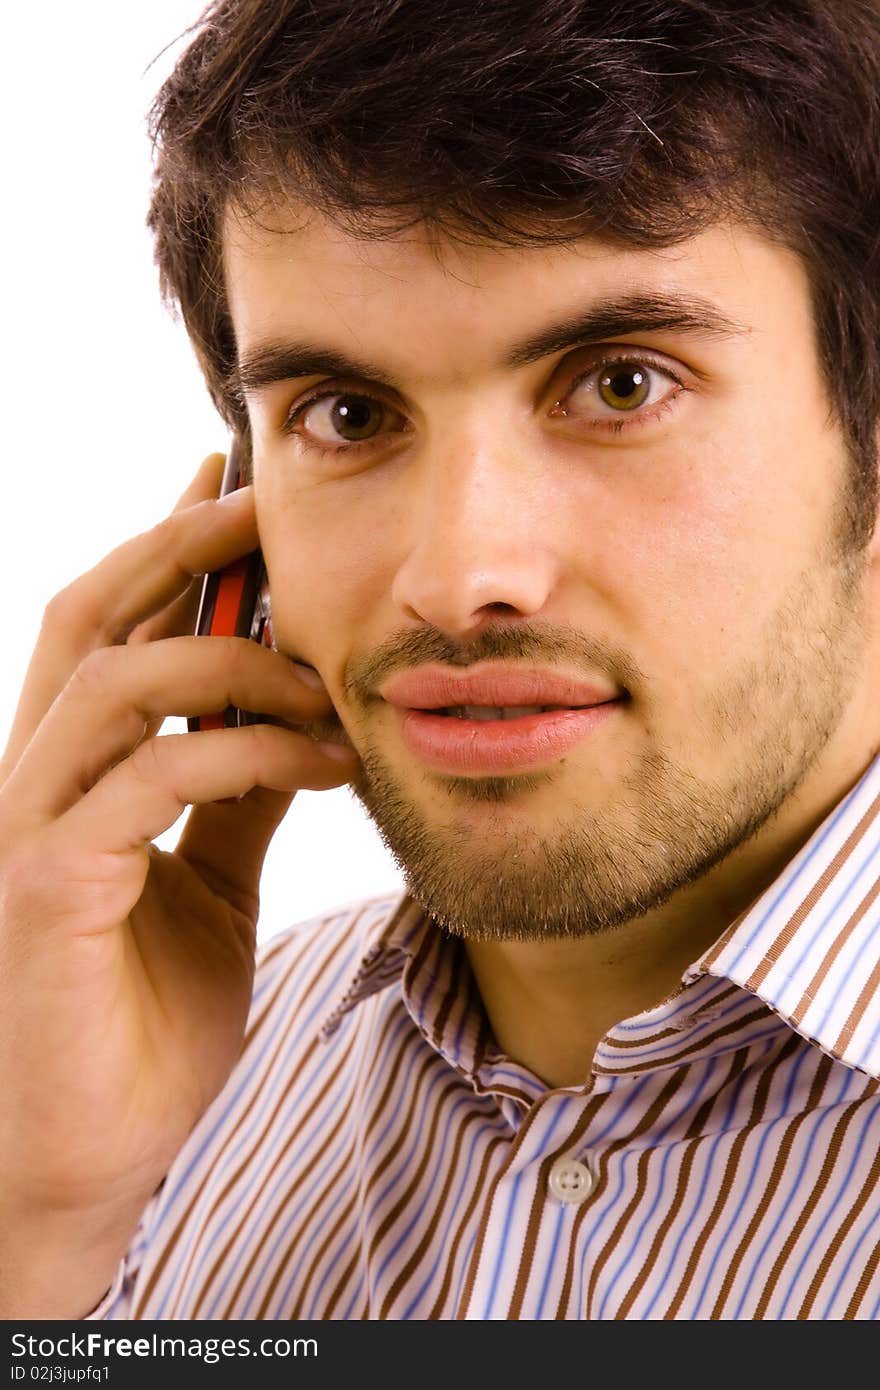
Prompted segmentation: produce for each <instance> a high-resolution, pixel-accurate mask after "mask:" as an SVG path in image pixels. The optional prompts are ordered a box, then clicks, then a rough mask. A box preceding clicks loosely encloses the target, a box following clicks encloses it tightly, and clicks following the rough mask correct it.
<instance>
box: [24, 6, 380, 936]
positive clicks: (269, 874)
mask: <svg viewBox="0 0 880 1390" xmlns="http://www.w3.org/2000/svg"><path fill="white" fill-rule="evenodd" d="M201 9H202V5H201V4H200V3H198V0H149V3H148V4H144V3H135V4H119V0H86V3H84V4H68V3H66V0H50V3H49V4H47V5H14V6H10V7H9V8H8V9H7V11H6V13H5V15H4V23H3V29H4V49H5V55H4V56H5V62H4V65H3V66H4V80H3V83H2V84H0V130H2V132H3V134H2V155H3V160H2V173H3V189H4V197H3V211H2V219H0V251H2V266H3V271H4V274H3V308H4V315H3V324H2V332H0V342H2V354H3V356H2V382H3V388H4V406H5V409H4V411H3V415H4V420H3V433H4V438H3V447H2V468H3V491H2V504H0V508H2V509H0V536H2V547H0V582H2V592H3V598H4V601H3V612H4V615H5V634H4V640H3V644H2V664H0V748H2V745H3V744H4V743H5V742H6V737H7V733H8V730H9V727H10V725H11V722H12V717H13V712H14V710H15V706H16V704H17V701H18V692H19V688H20V686H21V683H22V680H23V677H24V673H25V669H26V667H27V663H28V660H29V658H30V654H31V651H32V648H33V645H34V642H35V640H36V637H37V633H38V630H39V625H40V620H41V617H42V613H43V609H44V607H45V605H46V603H47V601H48V600H49V598H51V596H52V595H53V594H54V593H55V592H56V591H57V590H58V589H60V588H62V587H63V586H64V585H65V584H67V583H69V582H70V581H71V580H72V579H74V578H75V577H76V576H77V575H78V574H81V573H83V572H84V571H85V570H87V569H91V568H92V566H93V565H95V564H96V563H97V562H98V561H99V560H100V559H101V558H102V556H104V555H105V554H106V553H107V552H108V551H109V550H112V549H113V548H114V547H115V546H116V545H118V544H120V543H121V542H122V541H124V540H126V539H127V538H128V537H129V536H133V535H136V534H137V533H138V532H140V531H143V530H146V529H147V528H148V527H149V526H151V525H153V524H154V523H155V522H156V521H158V520H159V519H160V518H161V517H162V516H164V515H165V514H166V513H167V512H168V511H170V510H171V508H172V506H173V505H174V502H175V501H176V499H177V497H178V496H179V494H180V493H181V492H182V491H183V489H184V487H185V486H186V485H187V483H188V481H189V479H190V478H191V477H192V475H193V474H194V473H195V471H196V469H197V467H198V464H199V462H200V461H201V459H203V458H204V457H205V455H206V454H209V453H211V452H213V451H215V450H222V451H225V449H226V432H225V427H224V425H223V422H222V421H221V420H220V418H219V416H218V415H217V414H216V412H215V410H214V407H213V405H212V403H211V400H210V398H209V396H208V393H207V391H206V389H205V387H204V384H203V381H202V377H201V375H200V373H199V370H198V367H197V365H196V361H195V358H194V356H193V354H192V351H191V349H190V346H189V341H188V339H187V336H186V332H185V330H184V328H183V326H182V324H181V323H180V322H179V321H175V320H173V319H172V318H171V316H170V315H169V313H168V312H167V311H166V310H165V309H164V308H163V307H162V305H161V303H160V299H159V290H158V277H157V273H156V270H155V267H154V265H153V260H152V242H151V238H150V235H149V233H148V231H147V229H146V226H145V224H144V218H145V216H146V210H147V205H148V199H149V189H150V161H151V152H150V144H149V140H148V138H147V134H146V125H145V116H146V112H147V109H148V107H149V104H150V101H151V98H152V96H153V94H154V93H155V91H156V90H157V89H158V87H159V86H160V85H161V82H162V81H163V79H164V77H165V76H166V75H167V73H168V72H169V71H170V69H171V67H172V66H173V63H174V60H175V57H176V56H177V55H178V54H179V53H180V51H181V50H182V49H183V47H185V43H186V40H185V39H184V40H178V41H177V42H173V43H172V41H174V40H177V36H178V35H180V34H181V33H182V31H183V30H184V29H185V28H186V27H187V26H188V25H190V24H192V23H193V22H194V21H195V20H196V19H197V18H198V16H199V14H200V12H201ZM169 43H172V47H171V48H170V49H169V50H168V52H166V53H164V54H162V56H161V57H158V58H157V55H159V54H160V53H161V50H162V49H163V48H164V47H165V45H167V44H169ZM154 59H157V61H156V62H155V63H153V60H154ZM151 63H153V66H152V67H150V68H149V71H147V68H148V65H149V64H151ZM185 727H186V724H185V721H184V720H183V719H176V718H175V719H171V720H169V721H168V723H167V724H166V725H165V732H169V733H176V732H180V731H182V730H184V729H185ZM180 825H181V822H178V825H177V827H175V828H172V829H171V830H169V831H168V832H166V834H165V835H163V836H162V837H161V838H160V840H159V841H158V843H159V844H160V845H161V846H162V847H163V848H165V849H170V848H173V846H174V844H175V843H176V840H177V836H178V833H179V829H180ZM401 886H402V876H401V875H400V873H399V871H398V869H397V868H396V866H395V864H394V863H393V861H392V859H391V857H390V855H389V854H388V853H387V851H386V850H385V848H384V846H383V845H382V843H381V841H380V840H379V837H378V834H377V833H376V831H375V829H374V827H373V826H372V823H371V822H370V821H369V820H368V819H367V817H366V816H365V814H364V813H363V811H362V810H361V808H360V805H359V804H358V803H357V802H356V801H355V800H354V798H353V797H352V796H351V794H350V793H349V792H348V791H347V789H345V788H340V789H338V790H333V791H329V792H308V791H304V792H300V793H298V794H297V796H296V798H295V800H294V802H293V805H292V807H291V810H290V812H289V814H288V816H287V818H286V820H285V821H284V823H283V824H282V826H281V827H280V829H279V831H278V833H277V835H276V837H275V839H274V841H273V843H272V847H271V849H270V851H269V855H268V857H267V860H266V865H265V870H264V874H263V881H262V911H261V917H260V936H261V938H265V937H267V936H269V935H271V934H272V933H273V932H275V931H277V930H279V929H280V928H282V927H284V926H287V925H288V924H290V923H291V922H295V921H300V920H302V919H304V918H306V917H309V916H312V915H314V914H315V913H318V912H321V911H322V910H324V909H325V908H330V907H334V906H337V905H340V904H342V903H346V902H349V901H352V900H354V899H356V898H359V897H361V896H365V895H372V894H374V893H382V892H385V891H395V890H397V889H398V888H399V887H401Z"/></svg>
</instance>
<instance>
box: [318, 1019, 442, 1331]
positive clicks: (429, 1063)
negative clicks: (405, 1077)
mask: <svg viewBox="0 0 880 1390" xmlns="http://www.w3.org/2000/svg"><path fill="white" fill-rule="evenodd" d="M404 1042H405V1045H404V1046H403V1047H402V1048H401V1049H400V1053H399V1055H398V1058H397V1059H396V1061H395V1064H394V1070H393V1074H392V1076H391V1077H389V1081H388V1083H386V1086H385V1092H384V1094H383V1098H382V1103H381V1105H380V1106H377V1108H376V1110H375V1111H374V1112H373V1114H372V1115H371V1116H370V1119H369V1122H368V1124H367V1126H366V1130H365V1136H364V1145H365V1146H366V1145H367V1144H368V1142H369V1138H370V1134H371V1132H372V1130H373V1129H374V1128H375V1126H376V1125H377V1124H378V1123H379V1119H380V1116H381V1114H382V1113H383V1111H384V1108H385V1105H386V1104H387V1102H388V1097H389V1096H390V1094H391V1086H392V1082H393V1080H394V1079H396V1074H397V1071H398V1068H399V1066H400V1063H401V1061H402V1059H403V1057H404V1055H405V1054H406V1053H407V1051H408V1047H407V1046H406V1044H412V1045H415V1046H416V1048H418V1045H419V1042H420V1035H419V1034H411V1035H410V1036H409V1037H408V1038H406V1039H405V1040H404ZM439 1061H440V1059H439V1058H438V1057H437V1054H436V1053H435V1052H433V1051H431V1052H427V1053H426V1054H425V1056H424V1057H423V1058H422V1061H421V1066H420V1067H419V1070H418V1073H417V1076H416V1080H415V1082H414V1083H413V1085H412V1088H411V1090H410V1094H409V1105H408V1108H407V1111H406V1113H405V1115H404V1116H402V1117H401V1120H400V1127H399V1131H398V1135H397V1138H396V1139H395V1141H394V1143H393V1144H392V1146H391V1148H390V1149H388V1150H386V1151H385V1153H384V1155H383V1157H382V1160H381V1162H380V1163H379V1164H378V1166H377V1167H376V1168H374V1169H373V1171H372V1172H371V1174H370V1176H369V1178H368V1179H367V1181H366V1184H363V1183H362V1184H361V1187H362V1190H361V1203H362V1205H364V1206H366V1204H367V1198H368V1197H369V1196H370V1195H371V1194H372V1193H373V1191H374V1190H375V1188H376V1185H377V1183H378V1182H379V1181H380V1180H381V1177H382V1174H383V1173H384V1172H385V1170H386V1168H387V1167H388V1165H389V1164H390V1163H391V1162H392V1161H393V1159H394V1158H395V1157H396V1156H397V1154H398V1153H399V1151H400V1148H401V1145H402V1144H403V1142H404V1140H405V1139H406V1137H407V1130H408V1129H409V1128H410V1123H411V1120H412V1114H413V1110H414V1108H415V1104H416V1101H417V1099H418V1093H419V1087H420V1086H421V1084H422V1082H423V1080H424V1079H425V1077H426V1076H427V1075H428V1074H429V1073H430V1072H431V1071H433V1070H434V1068H435V1067H436V1066H437V1064H438V1062H439ZM362 1253H363V1251H362V1250H358V1251H356V1252H355V1255H354V1257H353V1259H352V1260H350V1261H349V1263H348V1264H347V1265H346V1267H345V1269H344V1270H343V1273H342V1276H341V1278H340V1279H338V1280H337V1282H336V1284H335V1285H334V1287H333V1291H332V1293H331V1295H330V1301H329V1303H328V1310H330V1309H333V1308H335V1307H336V1304H337V1303H338V1302H339V1300H340V1299H341V1297H342V1294H343V1292H344V1291H345V1288H346V1286H347V1284H348V1283H349V1281H350V1279H351V1275H352V1271H353V1270H354V1268H355V1267H356V1265H357V1263H358V1259H359V1258H360V1256H361V1255H362ZM324 1316H325V1317H330V1316H331V1312H330V1311H327V1312H325V1314H324Z"/></svg>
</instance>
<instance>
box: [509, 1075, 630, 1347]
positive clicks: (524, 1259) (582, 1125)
mask: <svg viewBox="0 0 880 1390" xmlns="http://www.w3.org/2000/svg"><path fill="white" fill-rule="evenodd" d="M611 1095H612V1092H611V1091H604V1092H602V1093H601V1094H600V1095H595V1096H593V1097H592V1098H591V1099H590V1101H589V1102H588V1103H587V1105H585V1106H584V1109H583V1111H582V1113H581V1117H580V1119H579V1120H578V1122H577V1124H576V1125H575V1127H574V1129H573V1130H572V1132H571V1134H570V1135H569V1137H568V1138H567V1139H566V1141H565V1143H564V1144H560V1145H557V1147H556V1148H555V1149H554V1150H553V1152H552V1153H548V1154H547V1155H546V1156H545V1157H544V1158H543V1159H542V1160H541V1166H540V1167H539V1169H538V1181H537V1184H536V1186H535V1193H534V1196H533V1197H532V1207H531V1211H530V1212H529V1220H528V1225H527V1227H526V1234H525V1239H524V1241H523V1247H522V1254H521V1255H520V1260H519V1268H518V1269H517V1272H516V1283H515V1285H514V1289H513V1296H512V1297H511V1300H510V1307H509V1308H508V1310H507V1317H508V1319H511V1320H512V1319H516V1318H518V1317H519V1316H520V1313H521V1311H522V1305H523V1300H524V1298H525V1294H526V1289H527V1288H528V1283H529V1278H530V1276H531V1272H532V1261H533V1260H534V1258H535V1247H536V1246H537V1243H538V1232H539V1230H540V1226H541V1219H542V1217H543V1215H544V1211H545V1209H546V1206H547V1182H548V1179H549V1177H550V1169H551V1168H552V1167H553V1164H554V1163H555V1162H556V1160H557V1158H558V1157H559V1155H560V1154H562V1153H565V1152H566V1150H568V1149H574V1148H575V1146H576V1145H577V1144H578V1142H579V1140H580V1138H581V1136H582V1135H583V1134H584V1133H585V1132H586V1130H587V1129H588V1128H589V1126H590V1125H591V1124H592V1123H593V1121H594V1120H595V1118H596V1116H597V1115H598V1113H599V1111H600V1110H601V1108H602V1106H603V1105H604V1103H605V1102H606V1101H607V1100H608V1099H609V1098H610V1097H611Z"/></svg>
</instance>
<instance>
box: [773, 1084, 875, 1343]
mask: <svg viewBox="0 0 880 1390" xmlns="http://www.w3.org/2000/svg"><path fill="white" fill-rule="evenodd" d="M855 1118H856V1116H855V1115H853V1117H852V1120H851V1121H850V1123H853V1121H855ZM873 1119H874V1113H873V1112H872V1111H870V1110H869V1111H868V1115H867V1119H866V1121H865V1124H864V1127H863V1129H862V1132H861V1134H860V1135H859V1139H858V1143H857V1145H856V1149H855V1152H854V1153H853V1155H852V1158H851V1159H850V1162H849V1167H848V1168H847V1170H846V1173H845V1174H844V1176H843V1178H842V1179H841V1180H840V1183H839V1184H838V1188H837V1195H836V1196H835V1197H833V1198H832V1199H831V1201H830V1202H829V1201H828V1198H827V1196H826V1197H825V1199H824V1201H825V1208H826V1210H825V1215H824V1216H823V1218H822V1220H821V1221H820V1222H819V1225H818V1227H817V1226H815V1225H813V1227H812V1231H813V1234H812V1236H811V1238H810V1241H809V1243H808V1245H807V1248H806V1250H805V1251H804V1253H803V1255H802V1256H801V1258H800V1260H799V1261H798V1264H797V1268H796V1269H795V1271H794V1274H793V1275H792V1277H791V1281H790V1283H789V1286H788V1292H787V1293H786V1295H785V1298H784V1299H783V1301H782V1306H781V1308H780V1310H779V1318H780V1320H781V1319H783V1318H784V1317H785V1314H786V1310H787V1308H788V1305H789V1303H790V1302H791V1299H792V1298H793V1296H794V1290H795V1287H796V1285H797V1283H798V1280H799V1279H800V1276H801V1273H802V1272H803V1268H804V1265H805V1264H807V1263H808V1262H810V1263H813V1264H815V1263H818V1258H820V1257H817V1258H816V1259H814V1260H811V1256H813V1252H814V1251H815V1249H816V1242H817V1241H818V1239H819V1237H820V1236H821V1234H822V1232H823V1231H824V1230H825V1227H826V1226H827V1225H828V1222H829V1221H830V1220H831V1217H832V1216H833V1215H834V1213H835V1211H836V1210H837V1207H838V1205H839V1203H840V1202H841V1201H842V1200H843V1198H844V1196H845V1195H846V1190H847V1188H848V1187H849V1184H850V1182H851V1181H852V1175H853V1171H854V1169H855V1166H856V1163H857V1162H858V1160H859V1157H860V1155H861V1152H862V1145H863V1144H864V1142H865V1135H866V1133H867V1132H868V1129H869V1127H870V1124H871V1121H872V1120H873ZM838 1171H839V1168H835V1172H838ZM830 1190H831V1183H830V1182H829V1184H828V1188H827V1189H826V1191H830Z"/></svg>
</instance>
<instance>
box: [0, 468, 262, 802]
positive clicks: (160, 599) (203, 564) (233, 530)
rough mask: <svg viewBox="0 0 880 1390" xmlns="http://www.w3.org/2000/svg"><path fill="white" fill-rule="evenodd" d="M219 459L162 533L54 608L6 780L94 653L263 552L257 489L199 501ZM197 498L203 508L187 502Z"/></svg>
mask: <svg viewBox="0 0 880 1390" xmlns="http://www.w3.org/2000/svg"><path fill="white" fill-rule="evenodd" d="M218 458H222V455H220V456H218V455H211V456H210V457H209V459H206V460H205V462H204V463H203V464H202V466H201V467H200V469H199V471H198V473H197V475H196V478H195V479H194V480H193V483H192V484H191V485H190V488H188V489H187V491H186V492H185V493H184V494H183V496H182V497H181V499H180V500H179V502H178V504H177V507H176V508H175V510H174V511H173V512H172V513H170V514H169V515H168V516H167V517H165V518H164V519H163V520H162V521H160V522H159V523H158V525H157V526H154V527H152V528H151V529H150V530H148V531H144V532H142V533H141V534H140V535H139V536H135V537H134V539H133V540H128V541H125V542H123V544H122V545H119V546H117V547H116V549H115V550H112V551H111V552H110V554H109V555H107V556H105V557H104V559H103V560H101V561H100V562H99V563H98V564H97V565H95V567H94V568H93V569H91V570H88V571H87V572H86V573H85V574H83V575H81V576H80V577H79V578H78V579H75V580H74V581H73V583H72V584H69V585H68V586H67V588H66V589H62V590H61V592H60V593H59V594H56V596H55V598H54V599H52V601H51V602H50V603H49V605H48V607H47V609H46V612H45V615H44V618H43V625H42V627H41V629H40V634H39V637H38V639H37V645H36V647H35V649H34V653H33V656H32V657H31V661H30V665H29V666H28V669H27V672H26V674H25V679H24V685H23V687H22V693H21V697H20V699H19V703H18V708H17V709H16V712H15V718H14V720H13V725H12V732H11V733H10V736H9V741H8V743H7V745H6V749H5V752H4V755H3V759H2V762H0V780H2V776H3V774H4V773H8V772H9V771H10V770H11V768H12V767H14V766H15V764H16V763H17V762H18V759H19V757H20V756H21V754H22V752H23V751H24V748H25V747H26V746H27V744H28V742H29V741H30V739H31V738H32V736H33V734H34V732H35V731H36V729H37V728H38V726H39V724H40V723H41V721H42V719H43V718H44V716H45V714H46V712H47V710H49V709H50V708H51V706H52V704H53V703H54V701H55V699H56V698H57V696H58V695H59V694H60V692H61V691H62V690H63V689H64V687H65V685H66V684H67V682H68V680H69V679H70V677H71V676H72V674H73V672H74V671H75V670H76V668H77V666H78V665H79V663H80V662H81V661H82V660H83V659H84V657H86V656H87V655H88V654H89V652H91V651H93V650H94V649H95V648H97V647H107V646H117V645H121V644H122V643H124V642H125V641H126V639H127V638H128V636H129V635H130V633H131V632H132V630H133V629H134V628H135V627H136V626H137V625H138V624H141V623H143V622H145V621H146V620H147V619H149V618H151V617H153V616H154V615H156V614H157V613H159V612H160V611H161V610H162V609H164V608H165V607H167V605H168V604H169V603H171V602H172V601H173V600H175V599H177V598H179V597H180V596H181V595H182V594H184V593H185V592H186V591H187V590H188V589H189V587H190V585H191V584H192V582H193V578H194V576H196V575H203V574H205V573H206V572H207V571H209V570H215V569H222V568H223V567H224V566H225V565H228V564H229V563H230V562H231V561H232V560H234V559H237V558H238V557H240V556H241V555H245V554H247V553H248V552H249V551H250V550H253V549H255V548H256V546H257V544H258V535H257V519H256V510H255V508H254V500H253V488H252V487H247V488H240V489H239V490H238V492H237V493H235V494H234V500H233V499H230V500H228V501H223V502H217V501H213V502H212V501H211V500H210V494H209V497H208V498H204V497H200V496H199V494H201V493H203V492H204V491H205V490H207V489H208V488H209V486H210V484H211V483H212V481H213V479H214V477H215V476H216V469H217V467H218V464H217V462H216V460H217V459H218ZM217 486H218V490H219V482H218V484H217ZM193 492H194V494H195V495H196V496H197V497H199V501H197V502H196V503H193V502H192V501H191V500H187V499H188V496H191V495H192V493H193ZM213 496H214V497H216V493H214V494H213Z"/></svg>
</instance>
